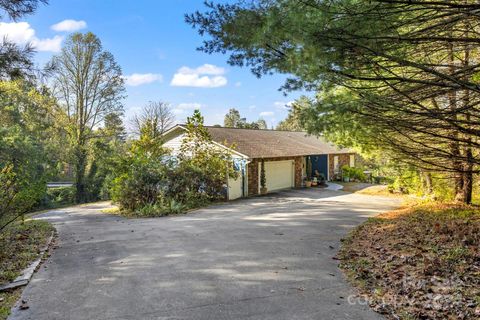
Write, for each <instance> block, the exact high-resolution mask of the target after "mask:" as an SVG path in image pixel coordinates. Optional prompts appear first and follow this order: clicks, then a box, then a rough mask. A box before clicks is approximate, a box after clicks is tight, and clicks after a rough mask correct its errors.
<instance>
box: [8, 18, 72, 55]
mask: <svg viewBox="0 0 480 320" xmlns="http://www.w3.org/2000/svg"><path fill="white" fill-rule="evenodd" d="M0 38H7V39H8V40H10V41H12V42H14V43H16V44H19V45H25V44H27V43H31V44H32V46H33V47H35V49H37V50H38V51H51V52H59V51H60V49H61V48H62V41H63V39H64V38H63V36H58V35H57V36H55V37H53V38H45V39H39V38H37V37H36V36H35V30H34V29H33V28H32V27H31V26H30V24H29V23H28V22H10V23H8V22H0Z"/></svg>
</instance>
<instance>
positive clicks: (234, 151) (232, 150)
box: [212, 140, 249, 159]
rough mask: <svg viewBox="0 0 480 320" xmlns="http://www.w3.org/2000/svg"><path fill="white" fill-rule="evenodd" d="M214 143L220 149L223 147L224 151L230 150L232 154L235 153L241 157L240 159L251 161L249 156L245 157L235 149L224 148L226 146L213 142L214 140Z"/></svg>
mask: <svg viewBox="0 0 480 320" xmlns="http://www.w3.org/2000/svg"><path fill="white" fill-rule="evenodd" d="M212 143H213V144H214V145H216V146H219V147H222V148H224V149H226V150H229V151H230V152H232V153H235V154H236V155H237V156H240V157H242V158H245V159H249V157H248V156H247V155H244V154H243V153H240V152H238V151H236V150H234V149H232V148H229V147H227V146H224V145H223V144H221V143H218V142H216V141H213V140H212Z"/></svg>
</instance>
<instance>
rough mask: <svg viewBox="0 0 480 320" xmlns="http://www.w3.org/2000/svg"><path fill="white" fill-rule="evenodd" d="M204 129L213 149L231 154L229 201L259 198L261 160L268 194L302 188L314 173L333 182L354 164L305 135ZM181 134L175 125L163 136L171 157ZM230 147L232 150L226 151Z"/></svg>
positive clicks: (348, 154)
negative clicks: (233, 171) (236, 175)
mask: <svg viewBox="0 0 480 320" xmlns="http://www.w3.org/2000/svg"><path fill="white" fill-rule="evenodd" d="M206 128H207V129H208V131H209V133H210V135H211V137H212V140H213V143H214V144H215V145H217V146H219V147H222V148H226V149H228V150H229V151H231V154H232V157H233V159H234V163H235V167H236V169H237V170H238V171H239V173H240V174H239V178H238V179H236V180H234V179H229V181H228V183H227V184H228V198H229V199H230V200H232V199H236V198H240V197H247V196H254V195H257V194H259V192H260V168H261V162H262V160H263V162H264V167H265V177H266V187H267V189H268V191H269V192H271V191H275V190H280V189H287V188H298V187H302V186H303V183H304V179H305V178H306V177H307V176H309V175H312V173H313V172H315V170H317V171H318V172H319V173H320V174H322V175H323V176H324V177H325V178H326V179H327V180H333V179H335V178H336V177H337V176H339V174H340V169H341V167H342V166H344V165H349V166H352V167H353V166H355V163H356V162H357V160H356V159H357V155H356V154H355V153H354V152H353V151H352V150H350V149H342V148H339V147H337V146H335V145H333V144H330V143H328V142H327V141H325V140H324V139H323V138H321V137H315V136H311V135H307V134H306V133H305V132H291V131H277V130H255V129H237V128H223V127H208V126H207V127H206ZM185 130H186V127H185V126H183V125H177V126H175V127H173V128H172V129H170V130H168V131H167V132H166V133H165V134H164V140H165V143H164V146H165V147H167V148H169V149H170V150H171V151H172V153H173V154H175V153H176V152H178V150H179V148H180V145H181V143H182V140H183V135H184V133H185ZM231 145H234V146H235V148H234V149H231V148H229V147H227V146H231ZM307 162H308V163H309V164H310V166H308V165H307ZM307 170H309V171H310V172H307Z"/></svg>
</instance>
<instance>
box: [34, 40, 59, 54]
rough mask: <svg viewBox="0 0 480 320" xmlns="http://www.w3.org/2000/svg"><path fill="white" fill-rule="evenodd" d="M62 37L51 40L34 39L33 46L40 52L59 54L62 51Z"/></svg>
mask: <svg viewBox="0 0 480 320" xmlns="http://www.w3.org/2000/svg"><path fill="white" fill-rule="evenodd" d="M62 41H63V37H62V36H55V37H53V38H51V39H34V40H32V45H33V46H34V47H35V49H37V50H38V51H51V52H59V51H60V50H61V49H62Z"/></svg>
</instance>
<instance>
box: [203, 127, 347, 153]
mask: <svg viewBox="0 0 480 320" xmlns="http://www.w3.org/2000/svg"><path fill="white" fill-rule="evenodd" d="M206 128H207V129H208V131H209V132H210V134H211V136H212V139H213V141H215V142H217V143H220V144H222V145H225V146H227V147H229V146H230V145H232V144H234V145H235V150H236V151H238V152H240V153H242V154H244V155H246V156H248V157H250V158H275V157H292V156H306V155H314V154H330V153H352V152H353V151H352V150H350V149H341V148H338V147H337V146H335V145H333V144H331V143H328V142H327V141H325V139H323V138H322V137H318V138H317V137H315V136H311V135H307V134H306V133H305V132H292V131H276V130H254V129H237V128H223V127H206Z"/></svg>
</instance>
